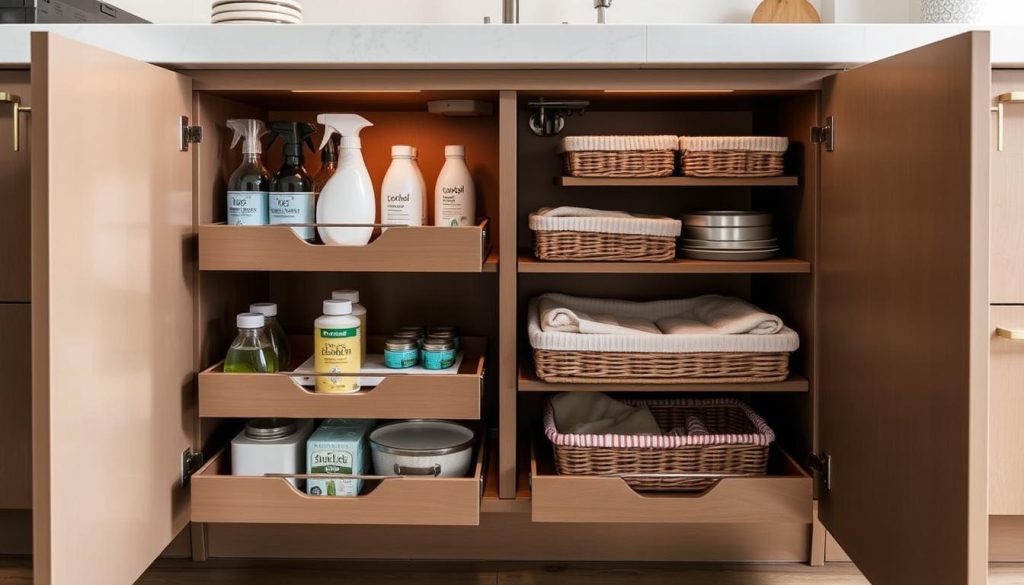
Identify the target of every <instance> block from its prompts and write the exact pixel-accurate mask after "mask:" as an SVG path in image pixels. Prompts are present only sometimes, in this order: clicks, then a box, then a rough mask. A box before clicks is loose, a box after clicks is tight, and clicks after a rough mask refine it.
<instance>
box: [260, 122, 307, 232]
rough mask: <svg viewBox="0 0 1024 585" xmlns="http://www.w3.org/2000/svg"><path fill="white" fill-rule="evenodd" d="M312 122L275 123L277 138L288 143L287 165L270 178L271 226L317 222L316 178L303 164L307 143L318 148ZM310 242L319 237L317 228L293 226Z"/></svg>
mask: <svg viewBox="0 0 1024 585" xmlns="http://www.w3.org/2000/svg"><path fill="white" fill-rule="evenodd" d="M314 131H315V129H314V128H313V125H312V124H308V123H306V122H271V123H270V132H271V133H272V134H273V136H274V139H273V140H271V144H273V142H274V140H276V139H277V138H281V140H282V141H283V143H284V164H282V165H281V168H280V169H278V171H277V173H276V174H274V178H273V179H271V181H270V209H269V215H270V225H275V224H277V225H280V224H293V223H301V224H314V223H316V192H315V190H314V189H313V180H312V179H311V178H310V176H309V173H307V172H306V168H305V167H304V166H303V164H302V156H303V146H308V147H309V149H310V150H314V146H313V139H312V136H313V133H314ZM293 229H294V231H295V233H296V234H298V236H299V237H300V238H302V239H304V240H306V241H307V242H312V241H314V240H315V239H316V228H314V227H297V228H293Z"/></svg>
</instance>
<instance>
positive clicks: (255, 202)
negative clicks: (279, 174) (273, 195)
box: [228, 191, 270, 225]
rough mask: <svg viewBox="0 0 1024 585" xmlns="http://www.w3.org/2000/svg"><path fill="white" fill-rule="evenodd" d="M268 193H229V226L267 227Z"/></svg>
mask: <svg viewBox="0 0 1024 585" xmlns="http://www.w3.org/2000/svg"><path fill="white" fill-rule="evenodd" d="M269 221H270V217H269V215H268V211H267V192H266V191H228V225H267V223H268V222H269Z"/></svg>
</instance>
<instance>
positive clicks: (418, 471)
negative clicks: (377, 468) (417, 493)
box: [395, 463, 441, 477]
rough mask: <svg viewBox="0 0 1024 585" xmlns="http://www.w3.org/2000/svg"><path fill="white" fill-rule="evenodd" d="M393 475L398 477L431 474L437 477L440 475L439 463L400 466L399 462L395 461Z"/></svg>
mask: <svg viewBox="0 0 1024 585" xmlns="http://www.w3.org/2000/svg"><path fill="white" fill-rule="evenodd" d="M395 475H397V476H399V477H403V476H431V477H437V476H439V475H441V464H440V463H435V464H434V465H432V466H430V467H402V465H401V464H399V463H395Z"/></svg>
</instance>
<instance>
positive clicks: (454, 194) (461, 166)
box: [434, 145, 476, 227]
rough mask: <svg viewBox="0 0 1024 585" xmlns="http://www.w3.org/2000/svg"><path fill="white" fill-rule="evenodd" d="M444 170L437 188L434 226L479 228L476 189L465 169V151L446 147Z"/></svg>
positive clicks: (467, 168)
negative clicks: (477, 223) (477, 225)
mask: <svg viewBox="0 0 1024 585" xmlns="http://www.w3.org/2000/svg"><path fill="white" fill-rule="evenodd" d="M444 158H445V161H444V166H443V167H441V173H440V174H438V176H437V185H436V186H435V187H434V225H436V226H447V227H459V226H473V225H476V186H475V185H474V184H473V176H472V175H471V174H470V173H469V167H467V166H466V147H465V146H459V145H449V146H446V147H444Z"/></svg>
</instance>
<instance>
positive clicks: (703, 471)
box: [544, 398, 775, 492]
mask: <svg viewBox="0 0 1024 585" xmlns="http://www.w3.org/2000/svg"><path fill="white" fill-rule="evenodd" d="M622 402H623V403H625V404H628V405H630V406H641V405H646V406H647V407H648V408H650V409H651V414H653V415H654V419H655V420H656V421H657V422H658V426H660V427H661V429H662V431H664V432H665V433H666V434H664V435H578V434H568V433H560V432H559V431H558V427H557V425H556V421H555V412H554V408H553V407H552V404H551V400H550V399H549V400H546V401H545V402H544V434H545V435H546V436H547V438H548V440H550V441H551V444H552V446H553V447H554V452H555V469H557V471H558V473H559V474H562V475H599V476H616V477H622V479H623V480H624V481H625V482H626V483H627V484H628V485H629V486H630V487H631V488H633V489H635V490H637V491H651V492H654V491H682V492H695V491H704V490H706V489H708V488H710V487H711V486H713V485H714V484H715V483H717V482H718V481H719V480H720V479H722V478H723V477H735V476H741V477H744V476H758V475H765V473H766V472H767V469H768V449H769V446H770V445H771V444H772V442H773V441H775V433H774V432H773V431H772V429H771V428H770V427H769V426H768V423H766V422H765V421H764V419H762V418H761V417H760V416H758V415H757V414H756V413H754V411H753V410H751V408H750V407H749V406H747V405H746V404H744V403H742V402H740V401H739V400H734V399H731V398H667V399H666V398H663V399H650V400H641V399H625V400H622ZM677 429H678V430H679V432H674V431H675V430H677Z"/></svg>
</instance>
